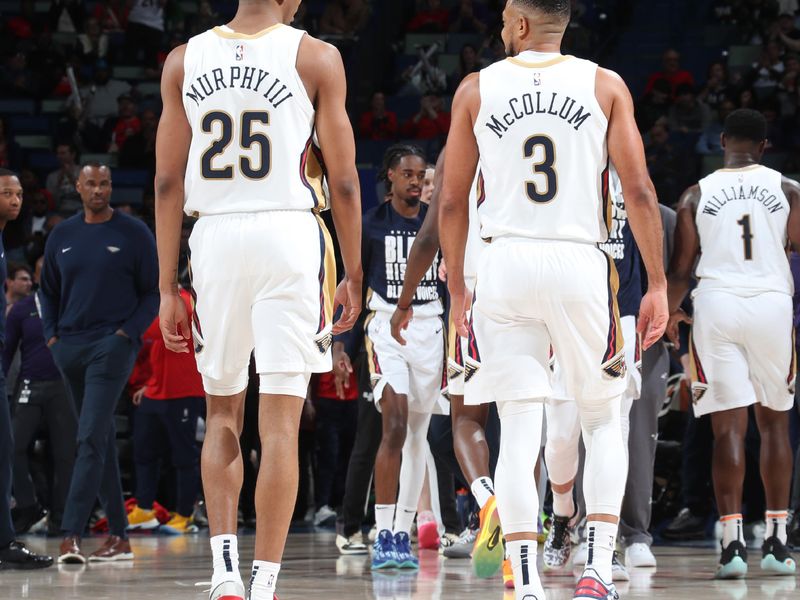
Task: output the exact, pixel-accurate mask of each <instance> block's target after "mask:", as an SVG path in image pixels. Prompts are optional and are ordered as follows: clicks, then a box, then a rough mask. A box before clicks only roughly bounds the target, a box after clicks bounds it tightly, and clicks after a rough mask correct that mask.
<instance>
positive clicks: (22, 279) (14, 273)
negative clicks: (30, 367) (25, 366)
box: [6, 263, 33, 373]
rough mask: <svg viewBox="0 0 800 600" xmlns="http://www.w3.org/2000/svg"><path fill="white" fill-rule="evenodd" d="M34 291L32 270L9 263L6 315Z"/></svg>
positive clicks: (23, 265)
mask: <svg viewBox="0 0 800 600" xmlns="http://www.w3.org/2000/svg"><path fill="white" fill-rule="evenodd" d="M32 289H33V273H32V272H31V268H30V267H29V266H28V265H25V264H22V263H9V265H8V275H7V276H6V315H8V313H9V312H10V311H11V308H12V307H13V306H14V305H15V304H16V303H17V302H19V301H20V300H22V299H23V298H27V297H28V296H29V295H30V293H31V290H32ZM6 373H8V370H6Z"/></svg>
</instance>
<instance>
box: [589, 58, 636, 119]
mask: <svg viewBox="0 0 800 600" xmlns="http://www.w3.org/2000/svg"><path fill="white" fill-rule="evenodd" d="M595 95H596V96H597V101H598V102H599V103H600V108H602V109H603V112H604V113H605V115H606V117H609V116H610V115H611V109H612V107H613V106H614V103H615V102H618V101H621V100H626V99H630V98H631V94H630V91H629V90H628V85H627V84H626V83H625V80H624V79H622V77H621V76H620V75H619V73H617V72H616V71H612V70H611V69H606V68H604V67H597V79H596V81H595Z"/></svg>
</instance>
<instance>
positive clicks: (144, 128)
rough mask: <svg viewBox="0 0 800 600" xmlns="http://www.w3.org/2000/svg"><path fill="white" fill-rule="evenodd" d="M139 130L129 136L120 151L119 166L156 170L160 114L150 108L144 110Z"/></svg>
mask: <svg viewBox="0 0 800 600" xmlns="http://www.w3.org/2000/svg"><path fill="white" fill-rule="evenodd" d="M140 121H141V127H140V128H139V131H137V132H136V133H134V134H133V135H131V136H130V137H127V138H126V139H125V143H124V145H123V146H122V147H121V148H120V152H119V166H120V167H125V168H127V169H146V170H148V171H152V172H155V168H156V131H157V129H158V115H156V112H155V111H154V110H152V109H150V108H147V109H145V110H143V111H142V115H141V117H140Z"/></svg>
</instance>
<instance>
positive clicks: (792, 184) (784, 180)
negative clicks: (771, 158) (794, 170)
mask: <svg viewBox="0 0 800 600" xmlns="http://www.w3.org/2000/svg"><path fill="white" fill-rule="evenodd" d="M781 189H782V190H783V193H784V194H786V197H787V198H788V199H789V201H792V200H793V199H794V200H795V201H797V200H800V183H798V182H797V181H795V180H794V179H790V178H789V177H786V176H785V175H782V176H781Z"/></svg>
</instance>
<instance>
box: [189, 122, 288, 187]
mask: <svg viewBox="0 0 800 600" xmlns="http://www.w3.org/2000/svg"><path fill="white" fill-rule="evenodd" d="M217 123H218V124H219V125H220V126H221V132H220V136H219V137H218V138H217V139H216V140H214V141H213V142H212V143H211V146H209V147H208V149H207V150H206V151H205V152H203V156H202V158H201V160H200V163H201V165H200V172H201V173H202V174H203V178H204V179H233V170H234V165H225V166H220V167H215V166H214V159H215V158H216V157H217V156H219V155H220V154H222V153H223V152H225V150H226V149H227V147H228V146H229V145H230V143H231V142H232V141H233V133H234V132H233V125H234V123H233V117H232V116H231V115H229V114H228V113H226V112H222V111H219V110H215V111H211V112H209V113H206V115H205V116H204V117H203V121H202V123H201V126H202V128H203V131H204V132H205V133H214V130H215V128H216V127H215V125H216V124H217ZM257 123H263V124H264V125H269V113H268V112H266V111H249V112H243V113H242V116H241V119H240V123H239V131H240V136H239V138H240V139H239V145H240V147H241V148H242V150H249V149H250V148H252V147H253V146H254V145H257V146H259V149H260V150H261V157H260V159H259V161H258V163H257V165H256V166H254V165H253V162H252V161H251V160H250V158H248V157H246V156H242V155H239V165H238V166H239V171H240V172H241V174H242V175H244V176H245V177H247V178H248V179H264V178H265V177H266V176H267V175H269V172H270V169H271V167H272V145H271V144H270V141H269V138H268V137H267V136H266V135H265V134H263V133H259V132H254V131H253V128H254V125H256V124H257Z"/></svg>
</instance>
